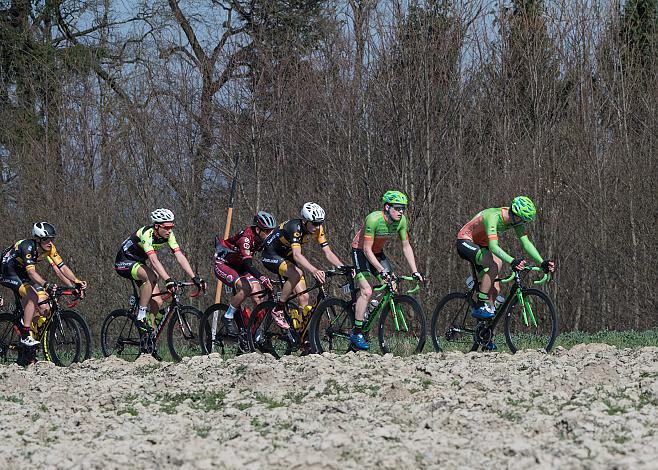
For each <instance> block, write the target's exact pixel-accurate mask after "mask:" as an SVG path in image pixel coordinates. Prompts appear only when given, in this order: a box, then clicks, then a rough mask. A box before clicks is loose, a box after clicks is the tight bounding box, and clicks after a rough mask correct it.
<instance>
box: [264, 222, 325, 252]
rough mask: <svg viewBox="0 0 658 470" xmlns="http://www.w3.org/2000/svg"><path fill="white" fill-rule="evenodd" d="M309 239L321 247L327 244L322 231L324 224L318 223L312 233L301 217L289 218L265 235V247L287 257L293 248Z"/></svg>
mask: <svg viewBox="0 0 658 470" xmlns="http://www.w3.org/2000/svg"><path fill="white" fill-rule="evenodd" d="M311 240H315V241H316V242H317V243H318V244H319V245H320V246H321V247H325V246H328V245H329V242H327V237H326V236H325V233H324V225H320V226H319V227H318V229H317V230H316V231H315V232H314V233H309V232H307V231H306V230H305V228H304V221H303V220H302V219H291V220H288V221H286V222H284V223H282V224H281V225H280V226H279V228H278V229H276V230H275V231H274V232H272V233H271V234H270V236H269V237H267V240H265V249H266V250H268V251H270V250H271V251H274V252H275V253H276V254H278V255H279V256H282V257H284V258H288V257H290V256H292V249H293V248H295V247H298V248H300V247H301V246H302V245H304V244H306V243H308V242H310V241H311Z"/></svg>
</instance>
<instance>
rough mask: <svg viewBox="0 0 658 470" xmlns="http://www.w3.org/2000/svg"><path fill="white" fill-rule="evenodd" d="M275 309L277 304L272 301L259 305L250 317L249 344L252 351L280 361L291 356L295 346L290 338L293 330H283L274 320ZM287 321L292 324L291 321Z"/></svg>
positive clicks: (248, 327) (248, 326)
mask: <svg viewBox="0 0 658 470" xmlns="http://www.w3.org/2000/svg"><path fill="white" fill-rule="evenodd" d="M274 307H276V302H274V301H272V300H266V301H265V302H261V303H260V304H258V305H257V306H256V307H255V308H254V311H253V312H252V314H251V315H250V317H249V324H248V325H247V329H248V331H249V333H250V334H249V342H250V343H249V344H250V348H251V350H252V351H260V352H262V353H268V354H271V355H272V356H273V357H275V358H276V359H280V358H281V357H283V356H287V355H289V354H291V353H292V352H293V350H294V349H295V344H294V342H293V341H292V340H291V338H290V334H291V333H290V331H291V330H292V328H291V329H290V330H283V329H282V328H281V327H279V325H277V324H276V323H275V322H274V320H273V319H272V309H274ZM287 320H288V324H290V323H291V322H290V319H289V318H288V319H287ZM292 334H294V333H292ZM261 335H262V336H261Z"/></svg>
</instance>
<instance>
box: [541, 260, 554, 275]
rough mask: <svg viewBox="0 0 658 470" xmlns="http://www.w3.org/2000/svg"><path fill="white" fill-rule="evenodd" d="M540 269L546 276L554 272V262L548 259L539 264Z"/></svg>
mask: <svg viewBox="0 0 658 470" xmlns="http://www.w3.org/2000/svg"><path fill="white" fill-rule="evenodd" d="M541 268H542V269H543V270H544V272H545V273H546V274H548V273H552V272H555V261H553V260H550V259H545V260H544V261H542V263H541Z"/></svg>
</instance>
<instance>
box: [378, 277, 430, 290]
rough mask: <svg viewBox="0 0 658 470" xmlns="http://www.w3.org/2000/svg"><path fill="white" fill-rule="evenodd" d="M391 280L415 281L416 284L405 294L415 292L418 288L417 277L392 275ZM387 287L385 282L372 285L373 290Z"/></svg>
mask: <svg viewBox="0 0 658 470" xmlns="http://www.w3.org/2000/svg"><path fill="white" fill-rule="evenodd" d="M393 281H416V286H415V287H413V288H412V289H410V290H408V291H407V292H406V294H415V293H416V292H418V291H419V290H420V283H419V282H418V279H416V278H415V277H413V276H396V275H393ZM386 287H388V284H387V283H384V284H382V285H380V286H376V287H373V290H374V291H376V292H379V291H382V290H384V289H386Z"/></svg>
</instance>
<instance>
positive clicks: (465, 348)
mask: <svg viewBox="0 0 658 470" xmlns="http://www.w3.org/2000/svg"><path fill="white" fill-rule="evenodd" d="M472 308H473V306H472V305H471V299H470V295H469V294H466V293H463V292H453V293H451V294H448V295H446V296H445V297H444V298H442V299H441V301H440V302H439V304H438V305H437V306H436V308H435V309H434V314H433V315H432V326H431V331H432V343H433V344H434V350H435V351H437V352H441V351H460V352H470V351H475V350H477V348H478V344H477V342H476V341H475V328H476V327H477V320H476V319H475V318H473V317H472V316H471V310H472Z"/></svg>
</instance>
